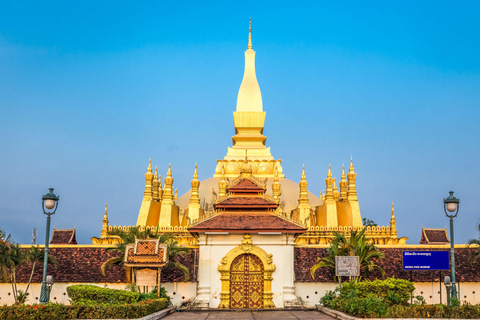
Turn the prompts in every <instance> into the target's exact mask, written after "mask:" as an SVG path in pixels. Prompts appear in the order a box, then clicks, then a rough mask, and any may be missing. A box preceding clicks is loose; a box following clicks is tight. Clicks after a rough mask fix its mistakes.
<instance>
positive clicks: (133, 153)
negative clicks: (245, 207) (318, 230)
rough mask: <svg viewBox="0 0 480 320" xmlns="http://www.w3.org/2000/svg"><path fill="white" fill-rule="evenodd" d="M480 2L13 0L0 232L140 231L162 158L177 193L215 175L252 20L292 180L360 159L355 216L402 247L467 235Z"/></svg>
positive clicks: (279, 151) (277, 137) (23, 236)
mask: <svg viewBox="0 0 480 320" xmlns="http://www.w3.org/2000/svg"><path fill="white" fill-rule="evenodd" d="M478 12H480V3H478V2H476V1H462V2H453V1H451V2H446V1H422V2H418V1H397V2H394V1H389V2H385V1H367V2H358V1H351V2H350V1H345V2H340V1H336V2H331V1H329V2H326V1H312V2H306V1H305V2H301V4H300V5H294V4H293V3H292V2H282V1H271V2H268V1H262V2H261V3H260V2H258V1H251V2H249V1H246V2H245V1H242V2H233V1H228V2H227V1H218V2H213V1H212V2H199V1H183V2H174V1H173V2H172V1H170V2H159V1H153V2H142V3H135V4H133V3H131V2H119V1H101V2H93V1H92V2H90V1H68V2H62V1H58V2H41V3H40V2H37V1H30V2H20V1H18V2H17V1H15V2H7V3H5V2H4V3H2V4H0V75H1V76H0V110H1V115H0V150H1V151H0V168H1V170H0V228H3V229H5V230H6V231H7V232H9V233H12V234H13V236H14V238H15V239H16V240H17V241H18V242H21V243H29V242H30V241H31V231H32V228H34V227H36V228H38V230H39V238H38V242H40V243H43V241H44V240H43V239H44V236H45V235H44V232H45V231H44V229H45V216H44V215H43V214H42V211H41V200H40V198H41V195H42V194H44V193H46V192H47V191H48V188H49V187H51V186H52V187H54V188H55V191H56V192H57V193H58V194H60V196H61V200H60V204H59V208H58V212H57V214H55V216H53V220H52V224H53V225H54V226H55V227H56V228H71V227H74V226H76V228H77V234H78V236H77V237H78V239H79V241H80V242H81V243H91V241H90V239H89V238H90V237H92V236H98V235H99V234H100V229H101V219H102V216H103V207H104V204H105V202H108V204H109V218H110V221H111V223H112V224H121V225H125V224H126V225H129V224H134V223H135V222H136V218H137V215H138V210H139V208H140V204H141V200H142V196H143V187H144V176H143V174H144V172H145V170H146V166H147V164H148V159H149V158H152V162H153V164H154V165H156V166H158V168H159V171H160V173H161V174H162V176H164V175H165V174H166V171H167V168H168V163H172V171H173V177H174V179H175V187H176V188H178V189H179V194H183V193H184V192H186V191H187V190H188V189H189V188H190V179H191V177H192V174H193V168H194V164H195V163H198V168H199V176H200V179H206V178H209V177H211V176H212V174H213V171H214V168H215V164H216V159H221V158H223V157H224V155H225V154H226V150H227V147H228V146H230V145H231V136H232V135H233V134H234V129H233V121H232V112H233V111H234V110H235V104H236V97H237V92H238V88H239V86H240V82H241V79H242V75H243V63H244V61H243V52H244V50H245V49H246V43H247V32H248V18H249V17H252V27H253V46H254V49H255V50H256V52H257V59H256V68H257V78H258V81H259V84H260V88H261V90H262V96H263V104H264V110H265V111H266V112H267V119H266V126H265V131H264V133H265V135H266V136H267V137H268V138H267V145H268V146H270V147H271V150H272V154H273V155H274V157H275V158H279V159H282V164H283V168H284V173H285V174H286V176H287V178H289V179H291V180H294V181H299V180H300V175H301V168H302V164H305V167H306V174H307V180H308V181H309V190H310V191H312V192H313V193H315V194H319V193H320V191H321V190H322V189H324V188H325V187H324V186H325V182H324V179H325V178H326V174H327V170H328V164H330V163H331V164H332V170H333V174H334V176H336V177H337V178H338V177H339V176H340V173H341V166H342V163H346V164H347V163H348V161H349V159H350V156H353V159H354V165H355V169H356V171H357V173H358V175H357V190H358V196H359V200H360V209H361V213H362V216H363V217H367V218H370V219H373V220H375V221H376V222H377V223H379V224H381V225H387V224H388V222H389V219H390V207H391V203H392V201H393V202H394V203H395V208H396V210H395V212H396V217H397V228H398V232H399V235H401V236H407V237H409V238H410V239H409V240H408V243H412V244H415V243H418V241H419V240H420V232H421V227H422V226H424V227H444V226H447V224H448V219H447V218H446V217H445V214H444V212H443V203H442V200H443V197H446V196H448V191H449V190H450V189H452V190H454V191H455V195H456V196H458V197H459V198H460V201H461V204H460V212H459V216H458V217H457V218H456V219H455V228H456V229H455V230H456V239H457V241H456V242H462V243H465V242H466V241H467V240H468V239H471V238H475V237H477V236H478V233H477V232H476V231H475V225H476V224H477V223H478V222H479V220H480V215H479V213H478V210H477V209H475V208H476V205H475V203H476V202H475V201H477V199H478V193H479V191H480V190H479V187H478V181H479V180H480V171H479V166H478V159H479V158H480V151H479V141H480V129H479V119H480V111H479V110H480V59H479V57H480V53H479V51H480V41H479V38H480V37H479V36H480V20H479V19H478Z"/></svg>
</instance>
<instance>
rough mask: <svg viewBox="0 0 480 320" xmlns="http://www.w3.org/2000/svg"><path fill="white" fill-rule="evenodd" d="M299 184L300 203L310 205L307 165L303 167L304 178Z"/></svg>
mask: <svg viewBox="0 0 480 320" xmlns="http://www.w3.org/2000/svg"><path fill="white" fill-rule="evenodd" d="M298 184H299V186H300V197H299V199H298V204H299V205H301V204H307V205H308V190H307V186H308V181H307V177H306V176H305V165H303V168H302V179H301V180H300V182H299V183H298Z"/></svg>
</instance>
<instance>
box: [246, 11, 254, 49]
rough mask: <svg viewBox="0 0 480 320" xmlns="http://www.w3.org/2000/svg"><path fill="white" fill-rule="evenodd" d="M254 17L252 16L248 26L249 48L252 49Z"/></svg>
mask: <svg viewBox="0 0 480 320" xmlns="http://www.w3.org/2000/svg"><path fill="white" fill-rule="evenodd" d="M252 48H253V46H252V18H250V24H249V26H248V47H247V49H252Z"/></svg>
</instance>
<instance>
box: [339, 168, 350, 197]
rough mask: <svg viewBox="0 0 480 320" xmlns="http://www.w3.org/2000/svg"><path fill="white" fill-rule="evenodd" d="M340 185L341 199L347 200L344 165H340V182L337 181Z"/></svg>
mask: <svg viewBox="0 0 480 320" xmlns="http://www.w3.org/2000/svg"><path fill="white" fill-rule="evenodd" d="M338 185H339V186H340V198H342V199H343V200H347V186H348V182H347V178H346V177H345V165H342V177H341V179H340V182H339V183H338Z"/></svg>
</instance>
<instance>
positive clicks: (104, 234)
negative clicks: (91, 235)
mask: <svg viewBox="0 0 480 320" xmlns="http://www.w3.org/2000/svg"><path fill="white" fill-rule="evenodd" d="M100 237H101V238H106V237H108V215H107V203H106V202H105V213H104V214H103V220H102V232H101V233H100Z"/></svg>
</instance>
